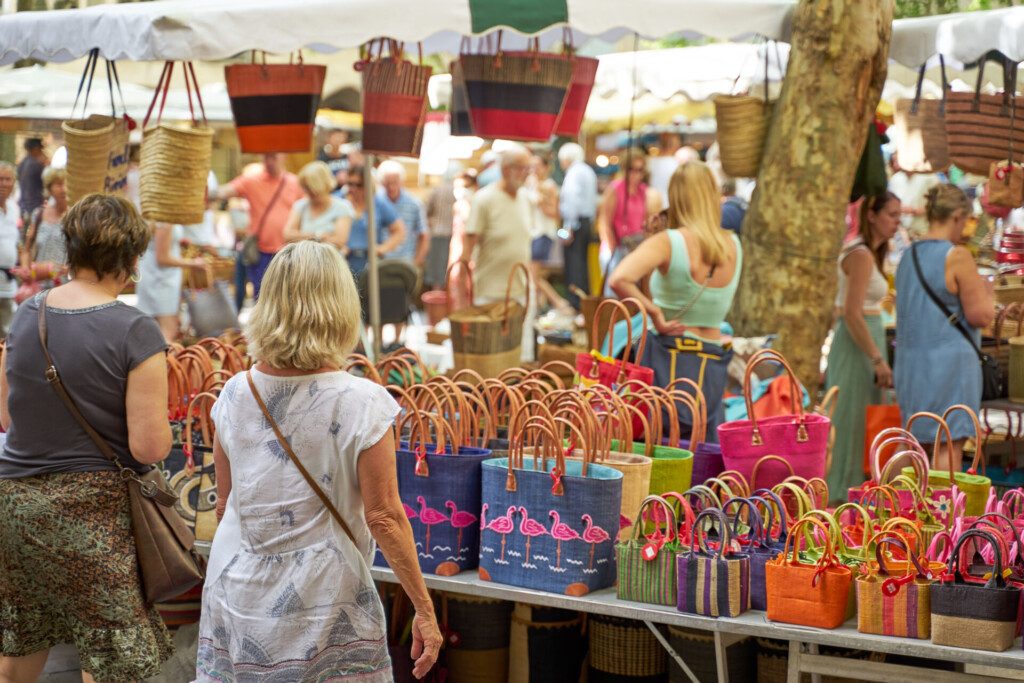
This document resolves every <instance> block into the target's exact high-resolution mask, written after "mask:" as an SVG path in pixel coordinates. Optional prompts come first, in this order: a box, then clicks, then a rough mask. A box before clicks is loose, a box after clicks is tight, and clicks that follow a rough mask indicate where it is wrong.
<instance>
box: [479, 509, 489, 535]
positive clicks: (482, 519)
mask: <svg viewBox="0 0 1024 683" xmlns="http://www.w3.org/2000/svg"><path fill="white" fill-rule="evenodd" d="M490 509H491V506H490V505H488V504H487V503H484V506H483V507H482V508H480V531H483V530H484V529H486V528H487V511H488V510H490Z"/></svg>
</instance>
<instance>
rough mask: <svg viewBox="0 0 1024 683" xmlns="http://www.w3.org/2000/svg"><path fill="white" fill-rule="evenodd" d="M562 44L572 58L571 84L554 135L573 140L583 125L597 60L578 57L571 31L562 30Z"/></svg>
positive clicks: (595, 75) (595, 74)
mask: <svg viewBox="0 0 1024 683" xmlns="http://www.w3.org/2000/svg"><path fill="white" fill-rule="evenodd" d="M562 42H563V43H564V44H565V45H566V47H567V50H568V54H569V55H570V56H571V57H572V60H573V63H572V82H571V84H570V86H569V92H568V94H566V96H565V106H564V107H562V113H561V114H560V115H559V116H558V121H557V122H556V123H555V135H563V136H565V137H570V138H575V137H576V136H577V135H579V134H580V126H582V125H583V116H584V114H586V111H587V102H589V101H590V93H591V91H592V90H593V89H594V80H595V78H596V77H597V64H598V62H597V60H596V59H594V58H593V57H580V56H579V55H578V54H576V51H575V49H574V46H573V42H572V31H571V30H569V29H568V28H565V29H563V30H562Z"/></svg>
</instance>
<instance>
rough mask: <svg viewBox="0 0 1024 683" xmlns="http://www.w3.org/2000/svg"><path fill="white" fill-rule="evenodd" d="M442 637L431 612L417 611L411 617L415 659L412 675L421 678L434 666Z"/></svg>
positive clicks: (413, 655)
mask: <svg viewBox="0 0 1024 683" xmlns="http://www.w3.org/2000/svg"><path fill="white" fill-rule="evenodd" d="M443 643H444V637H443V636H442V635H441V629H439V628H438V627H437V619H436V618H435V617H434V613H433V612H427V613H425V614H424V613H422V612H417V613H416V616H414V617H413V618H412V658H413V659H414V660H416V663H415V665H414V666H413V670H412V675H413V676H415V677H416V678H423V677H424V676H426V675H427V673H429V672H430V670H431V669H432V668H433V667H434V663H435V662H436V661H437V655H438V654H439V653H440V651H441V645H442V644H443Z"/></svg>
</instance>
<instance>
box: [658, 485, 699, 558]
mask: <svg viewBox="0 0 1024 683" xmlns="http://www.w3.org/2000/svg"><path fill="white" fill-rule="evenodd" d="M661 497H662V498H664V499H665V500H666V501H668V502H669V504H670V505H672V510H673V512H675V509H676V505H678V506H679V512H678V513H677V514H676V521H677V524H678V526H677V532H676V537H677V538H678V539H679V541H680V543H683V544H684V545H686V546H687V547H689V542H690V538H691V534H692V533H693V523H694V522H695V521H696V520H697V514H696V513H695V512H694V511H693V507H691V506H690V501H688V500H686V496H684V495H682V494H680V493H677V492H675V491H670V492H668V493H663V494H661Z"/></svg>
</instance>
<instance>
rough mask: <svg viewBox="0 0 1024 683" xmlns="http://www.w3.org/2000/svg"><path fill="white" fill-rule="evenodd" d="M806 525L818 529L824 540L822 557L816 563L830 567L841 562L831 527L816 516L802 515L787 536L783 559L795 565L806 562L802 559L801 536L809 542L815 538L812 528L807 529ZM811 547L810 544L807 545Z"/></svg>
mask: <svg viewBox="0 0 1024 683" xmlns="http://www.w3.org/2000/svg"><path fill="white" fill-rule="evenodd" d="M805 527H810V528H814V529H817V530H818V531H819V532H820V533H821V535H822V537H823V538H824V539H825V540H824V548H823V551H822V554H821V557H820V558H818V561H817V562H816V563H815V564H816V565H817V566H819V567H828V566H830V565H837V564H839V559H838V558H837V557H836V555H835V548H834V547H833V545H832V533H831V532H830V531H829V528H828V527H827V526H825V524H824V523H823V522H821V521H820V520H818V519H815V518H814V517H801V518H800V519H799V520H797V522H796V524H794V525H793V528H792V529H790V533H789V535H788V536H787V537H786V546H785V548H784V549H783V551H782V552H783V554H782V558H783V559H782V561H783V562H784V563H786V564H790V565H793V566H800V565H803V564H804V563H803V562H801V561H800V557H799V555H800V553H799V547H800V540H799V539H800V538H804V540H805V541H807V543H808V544H809V543H810V539H811V538H813V531H811V529H810V528H808V529H806V530H805ZM807 547H809V545H808V546H807Z"/></svg>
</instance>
